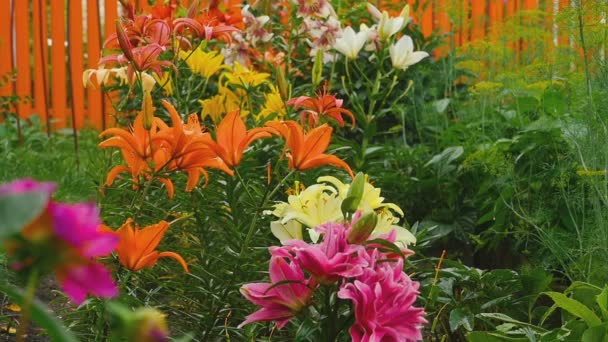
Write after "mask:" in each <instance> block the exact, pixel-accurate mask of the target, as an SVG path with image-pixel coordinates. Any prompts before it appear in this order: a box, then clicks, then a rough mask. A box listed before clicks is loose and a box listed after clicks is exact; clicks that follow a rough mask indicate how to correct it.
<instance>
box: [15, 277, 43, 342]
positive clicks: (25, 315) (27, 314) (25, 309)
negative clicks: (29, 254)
mask: <svg viewBox="0 0 608 342" xmlns="http://www.w3.org/2000/svg"><path fill="white" fill-rule="evenodd" d="M39 276H40V274H39V272H38V269H36V268H35V269H33V270H32V272H31V273H30V275H29V277H28V279H27V285H26V288H25V295H24V298H23V303H21V304H22V305H21V322H20V324H19V329H18V330H17V342H25V336H26V335H27V331H28V328H29V325H30V318H31V316H32V303H33V301H34V295H35V294H36V288H38V279H39Z"/></svg>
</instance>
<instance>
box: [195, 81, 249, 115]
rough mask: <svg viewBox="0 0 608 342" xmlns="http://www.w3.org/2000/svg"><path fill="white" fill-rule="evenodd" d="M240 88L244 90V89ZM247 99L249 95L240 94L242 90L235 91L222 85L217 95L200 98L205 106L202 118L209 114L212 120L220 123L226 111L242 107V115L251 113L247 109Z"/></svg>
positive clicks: (200, 101)
mask: <svg viewBox="0 0 608 342" xmlns="http://www.w3.org/2000/svg"><path fill="white" fill-rule="evenodd" d="M240 90H241V91H243V90H242V89H240ZM237 91H238V90H237ZM246 101H247V96H246V95H245V94H240V92H238V93H235V92H233V91H231V90H230V89H228V88H226V87H222V86H221V85H220V87H219V90H218V94H217V95H215V96H213V97H211V98H209V99H206V100H199V103H200V104H201V106H202V107H203V109H202V111H201V118H202V119H203V120H205V118H206V117H207V116H209V117H210V118H211V121H213V122H214V123H218V122H220V121H221V120H222V118H223V117H224V115H226V113H228V112H231V111H233V110H236V109H240V111H241V116H246V115H247V114H249V112H248V111H247V110H245V108H247V106H246V104H247V102H246Z"/></svg>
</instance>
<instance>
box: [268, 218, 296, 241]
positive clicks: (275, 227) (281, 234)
mask: <svg viewBox="0 0 608 342" xmlns="http://www.w3.org/2000/svg"><path fill="white" fill-rule="evenodd" d="M270 231H271V232H272V235H274V236H275V237H276V238H277V239H279V241H281V243H282V244H284V243H285V242H287V241H289V240H303V237H302V224H301V223H300V222H298V221H296V220H291V221H289V222H287V223H285V224H282V223H281V221H273V222H270Z"/></svg>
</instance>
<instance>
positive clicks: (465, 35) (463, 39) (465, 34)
mask: <svg viewBox="0 0 608 342" xmlns="http://www.w3.org/2000/svg"><path fill="white" fill-rule="evenodd" d="M469 11H470V8H469V2H468V1H463V2H462V12H461V14H460V15H461V18H462V27H461V28H460V45H462V46H465V45H466V44H467V43H468V42H469V37H470V33H471V23H470V20H469V19H470V18H469V15H470V14H469Z"/></svg>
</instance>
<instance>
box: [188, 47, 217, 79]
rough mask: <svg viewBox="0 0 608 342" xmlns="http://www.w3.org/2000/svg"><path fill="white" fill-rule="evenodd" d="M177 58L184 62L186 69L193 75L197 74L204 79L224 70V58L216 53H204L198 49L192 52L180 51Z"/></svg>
mask: <svg viewBox="0 0 608 342" xmlns="http://www.w3.org/2000/svg"><path fill="white" fill-rule="evenodd" d="M179 58H181V59H182V60H184V61H185V62H186V64H187V65H188V67H189V68H190V69H191V70H192V72H194V73H195V74H199V75H201V76H203V77H204V78H206V79H209V78H211V76H213V75H215V74H216V73H217V72H218V71H220V70H222V69H226V65H224V56H223V55H221V54H219V53H218V52H217V51H211V52H205V51H203V49H201V48H198V49H196V50H194V51H192V52H191V51H180V52H179Z"/></svg>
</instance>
